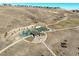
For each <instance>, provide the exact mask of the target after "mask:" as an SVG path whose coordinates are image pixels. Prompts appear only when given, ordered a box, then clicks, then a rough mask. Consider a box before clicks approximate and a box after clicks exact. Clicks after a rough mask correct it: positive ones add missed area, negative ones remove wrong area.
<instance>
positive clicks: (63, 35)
mask: <svg viewBox="0 0 79 59" xmlns="http://www.w3.org/2000/svg"><path fill="white" fill-rule="evenodd" d="M38 23H44V24H46V26H48V27H49V28H50V29H51V30H52V31H51V32H47V39H46V40H45V41H44V43H45V44H46V45H47V47H48V48H49V49H47V47H46V46H45V45H44V44H43V42H41V43H29V42H26V41H25V40H22V41H20V42H18V43H16V44H15V45H12V46H11V47H9V48H8V49H5V51H3V52H1V51H2V50H3V49H4V48H6V47H7V46H9V45H10V44H12V43H14V42H16V41H17V40H21V39H22V38H20V37H19V35H17V34H16V35H14V34H15V33H16V32H14V33H12V35H14V36H10V37H8V38H7V39H6V37H7V35H10V33H8V32H9V31H11V30H13V29H16V28H21V27H26V26H29V25H33V24H38ZM77 26H79V14H77V13H73V12H71V11H68V10H64V9H50V8H33V7H14V6H13V7H9V6H4V7H0V52H1V53H0V55H1V56H53V55H52V53H51V51H53V52H54V53H55V54H56V55H57V56H79V27H77ZM74 27H76V28H74ZM65 28H67V29H65ZM69 28H70V29H69ZM61 29H63V30H61ZM56 30H58V31H56ZM18 37H19V38H18ZM26 39H28V40H29V41H32V39H33V37H29V38H26ZM49 50H51V51H49Z"/></svg>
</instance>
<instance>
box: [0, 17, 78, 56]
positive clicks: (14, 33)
mask: <svg viewBox="0 0 79 59" xmlns="http://www.w3.org/2000/svg"><path fill="white" fill-rule="evenodd" d="M65 20H67V17H66V18H64V19H63V20H60V21H57V22H56V23H55V24H58V23H59V22H62V21H65ZM55 24H49V25H55ZM49 25H47V26H49ZM31 26H33V25H30V26H28V27H20V28H16V29H13V30H11V31H9V32H8V36H7V37H6V39H9V38H10V37H15V36H16V35H17V34H18V33H20V32H21V31H22V30H24V29H28V28H30V27H31ZM75 28H79V26H76V27H70V28H64V29H56V30H52V31H51V32H56V31H63V30H69V29H75ZM45 34H46V33H45ZM37 38H38V37H37ZM37 38H35V40H36V39H37ZM16 39H17V40H16V41H15V42H14V43H12V44H10V45H8V46H7V47H5V48H4V49H2V50H0V54H1V53H2V52H4V51H6V50H7V49H8V48H10V47H12V46H13V45H15V44H17V43H19V42H20V41H22V40H20V37H19V36H18V37H17V38H16ZM42 39H44V40H45V39H47V36H45V37H43V38H42ZM24 41H26V40H24ZM26 42H27V41H26ZM40 43H43V44H44V46H45V47H46V48H47V49H48V50H49V51H50V52H51V54H52V55H54V56H56V54H55V53H54V52H53V51H52V50H51V49H50V48H49V47H48V46H47V45H46V44H45V42H44V41H41V42H40Z"/></svg>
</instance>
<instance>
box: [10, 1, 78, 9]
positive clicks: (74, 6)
mask: <svg viewBox="0 0 79 59" xmlns="http://www.w3.org/2000/svg"><path fill="white" fill-rule="evenodd" d="M11 4H13V5H32V6H48V7H60V8H64V9H67V10H71V9H78V10H79V3H11Z"/></svg>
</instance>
